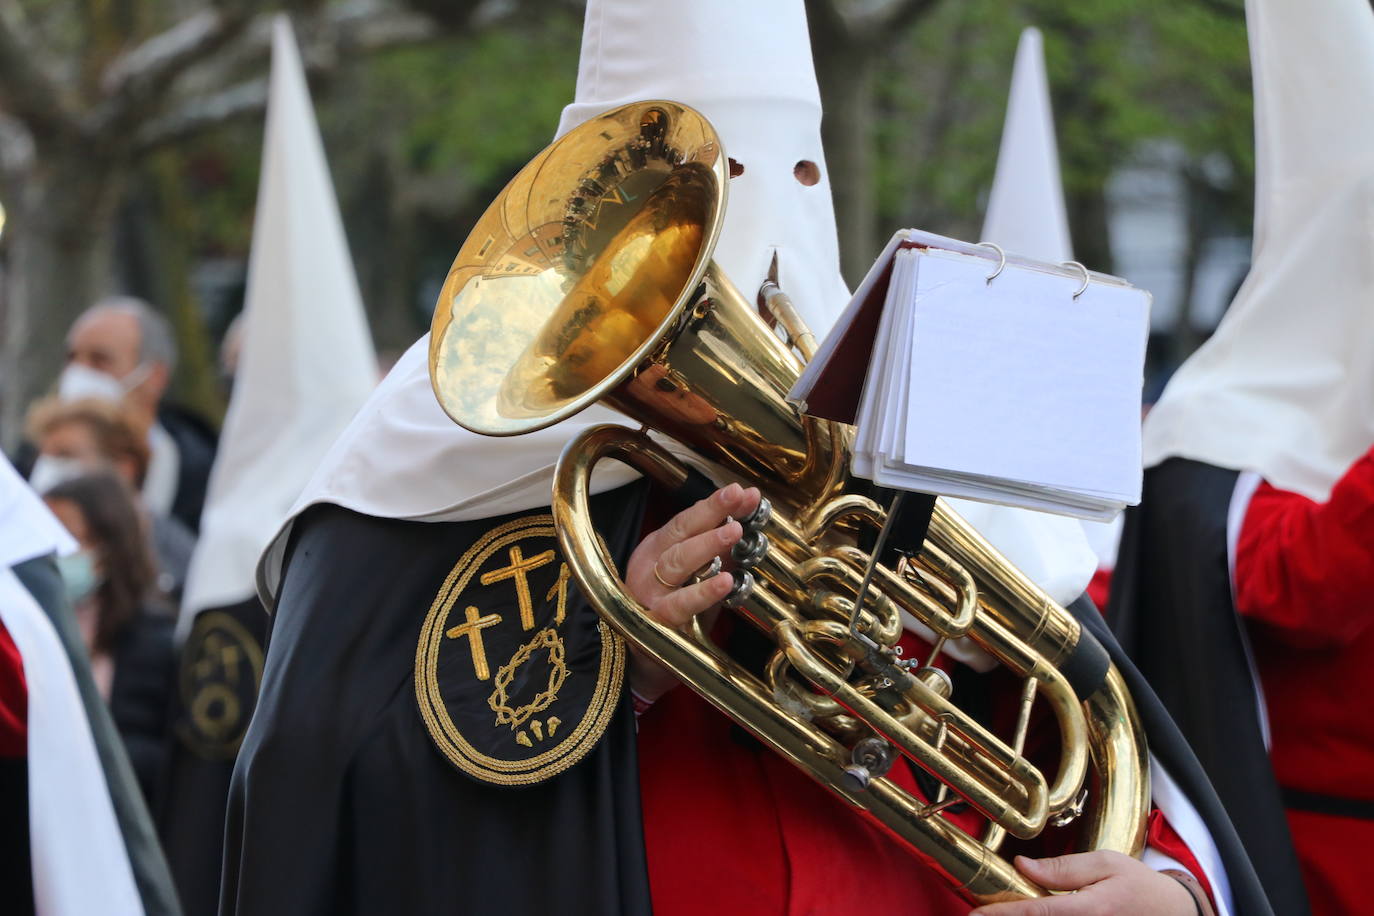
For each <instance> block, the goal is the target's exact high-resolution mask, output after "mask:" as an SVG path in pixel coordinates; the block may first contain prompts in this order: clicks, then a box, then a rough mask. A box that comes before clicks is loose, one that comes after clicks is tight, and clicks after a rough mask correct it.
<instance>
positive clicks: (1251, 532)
mask: <svg viewBox="0 0 1374 916" xmlns="http://www.w3.org/2000/svg"><path fill="white" fill-rule="evenodd" d="M1235 589H1236V606H1237V609H1238V610H1239V612H1240V613H1241V614H1242V615H1243V616H1244V617H1245V618H1246V620H1247V623H1248V629H1249V632H1250V635H1251V639H1252V641H1253V646H1254V651H1255V661H1256V664H1257V666H1258V668H1259V675H1260V681H1261V683H1262V684H1263V686H1264V693H1265V702H1266V705H1267V707H1268V712H1269V723H1270V731H1271V734H1272V739H1273V740H1272V746H1271V754H1270V756H1271V759H1272V761H1273V765H1274V772H1275V775H1276V777H1277V778H1278V782H1279V785H1281V786H1282V787H1283V788H1284V789H1286V790H1290V791H1291V790H1297V791H1298V792H1305V793H1314V794H1317V795H1322V796H1330V797H1333V798H1335V799H1350V800H1355V801H1357V802H1363V803H1365V804H1366V805H1374V780H1371V776H1372V775H1374V707H1372V706H1371V705H1370V703H1369V700H1370V697H1371V696H1374V625H1372V624H1374V451H1371V452H1370V453H1369V454H1366V455H1364V456H1363V457H1362V458H1360V460H1358V461H1357V462H1355V464H1354V465H1353V466H1352V467H1351V468H1350V470H1349V471H1347V472H1346V474H1345V476H1344V477H1343V478H1342V479H1341V480H1340V481H1338V482H1337V483H1336V485H1335V487H1334V488H1333V489H1332V491H1331V496H1330V498H1329V499H1328V500H1327V501H1326V502H1325V503H1316V502H1313V501H1312V500H1310V499H1307V498H1306V497H1304V496H1301V495H1299V494H1296V493H1290V492H1287V491H1284V490H1279V489H1276V488H1275V487H1272V486H1270V485H1269V484H1267V483H1263V484H1261V485H1260V487H1259V489H1258V490H1257V491H1256V492H1255V495H1254V496H1253V497H1252V498H1251V500H1250V504H1249V507H1248V508H1247V510H1246V514H1245V520H1244V523H1243V524H1242V526H1241V531H1240V536H1239V539H1238V541H1237V546H1236V557H1235ZM1288 823H1289V827H1290V829H1291V830H1292V834H1293V842H1294V845H1295V846H1296V847H1297V852H1298V858H1299V860H1300V863H1301V866H1302V869H1303V877H1304V880H1305V881H1306V884H1307V889H1308V893H1309V895H1310V897H1311V900H1312V911H1313V913H1314V914H1316V916H1322V914H1331V916H1336V914H1341V916H1347V914H1357V913H1374V896H1371V894H1370V892H1369V888H1368V884H1367V879H1366V876H1365V875H1364V869H1365V868H1367V867H1368V862H1369V855H1370V852H1371V851H1374V820H1370V819H1366V818H1359V817H1346V816H1341V815H1336V814H1318V813H1314V812H1309V811H1303V810H1294V809H1293V808H1292V807H1290V809H1289V811H1288Z"/></svg>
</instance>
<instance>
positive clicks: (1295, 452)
mask: <svg viewBox="0 0 1374 916" xmlns="http://www.w3.org/2000/svg"><path fill="white" fill-rule="evenodd" d="M1246 15H1247V18H1248V23H1249V29H1250V55H1251V61H1252V64H1253V67H1254V85H1255V158H1256V182H1255V238H1254V256H1253V263H1252V266H1251V268H1250V275H1249V276H1248V277H1247V278H1246V280H1245V283H1244V285H1243V286H1242V287H1241V289H1240V292H1239V293H1237V294H1236V299H1235V301H1234V302H1233V303H1232V304H1231V307H1230V309H1229V310H1228V311H1227V313H1226V315H1225V317H1224V318H1223V319H1222V322H1221V325H1220V326H1219V327H1218V328H1217V331H1216V334H1214V335H1213V336H1212V338H1211V339H1210V340H1209V341H1208V342H1207V343H1206V344H1204V345H1203V346H1202V347H1201V349H1199V350H1198V351H1197V352H1196V353H1195V354H1193V356H1192V357H1191V358H1190V359H1189V360H1188V361H1187V362H1186V363H1184V365H1183V366H1182V368H1180V369H1179V370H1178V372H1177V373H1175V375H1174V377H1173V379H1172V380H1171V381H1170V382H1169V385H1168V387H1167V388H1166V389H1165V391H1164V394H1163V396H1162V397H1161V398H1160V400H1159V403H1158V404H1156V405H1155V407H1154V409H1153V410H1151V412H1150V415H1149V417H1148V418H1147V419H1146V422H1145V438H1144V457H1145V464H1146V466H1147V467H1150V466H1153V465H1157V464H1159V463H1160V462H1162V461H1164V460H1166V459H1168V458H1171V457H1184V458H1192V459H1195V460H1198V461H1204V462H1207V463H1209V464H1213V465H1217V466H1219V467H1226V468H1234V469H1238V470H1250V471H1255V472H1257V473H1259V474H1260V475H1261V476H1263V477H1264V478H1265V479H1266V480H1268V481H1270V482H1271V483H1273V484H1274V485H1275V486H1278V487H1281V488H1283V489H1288V490H1295V491H1297V492H1299V493H1302V494H1304V495H1306V496H1308V497H1310V498H1313V499H1317V500H1324V499H1325V498H1326V497H1327V496H1328V495H1329V494H1330V491H1331V486H1332V484H1334V483H1335V481H1336V480H1337V479H1338V478H1339V477H1340V476H1341V475H1342V474H1343V473H1344V472H1345V470H1346V469H1347V468H1348V467H1349V466H1350V464H1351V463H1352V462H1353V461H1354V460H1355V459H1356V458H1357V457H1358V456H1359V455H1360V454H1362V453H1363V452H1364V451H1365V450H1367V449H1368V448H1369V447H1370V444H1371V443H1374V157H1371V154H1370V150H1372V149H1374V11H1371V9H1370V6H1369V3H1368V2H1366V0H1325V2H1322V3H1304V4H1295V3H1291V2H1289V0H1249V2H1247V4H1246Z"/></svg>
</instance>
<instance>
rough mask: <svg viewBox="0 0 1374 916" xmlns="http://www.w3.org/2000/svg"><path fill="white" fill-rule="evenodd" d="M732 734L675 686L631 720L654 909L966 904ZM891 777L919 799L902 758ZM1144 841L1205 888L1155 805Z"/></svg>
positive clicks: (832, 910) (677, 913) (854, 913)
mask: <svg viewBox="0 0 1374 916" xmlns="http://www.w3.org/2000/svg"><path fill="white" fill-rule="evenodd" d="M906 642H911V640H910V635H909V634H908V639H907V640H904V643H906ZM908 649H909V651H908V654H911V652H910V649H911V647H910V646H909V647H908ZM737 732H738V730H735V729H733V728H732V725H731V723H730V720H728V719H727V718H726V717H725V716H724V715H722V714H721V713H719V712H717V711H716V710H715V709H714V708H713V707H711V706H710V705H709V704H708V703H707V702H706V701H705V700H703V699H701V698H700V697H698V696H697V695H696V694H695V693H693V692H692V691H690V690H688V689H686V688H682V687H679V688H677V689H675V690H672V691H670V692H669V693H667V694H666V695H665V696H664V697H662V698H661V699H660V700H659V701H658V702H657V703H655V704H654V705H653V706H652V707H650V708H649V709H648V711H646V712H645V713H644V714H643V716H642V717H641V718H640V720H639V760H640V766H639V768H640V777H639V778H640V796H641V799H642V802H643V811H644V843H645V851H646V855H647V858H648V864H649V884H650V892H651V895H652V898H653V905H654V912H655V913H656V914H657V916H699V914H703V913H711V914H713V916H732V914H741V916H744V914H748V916H773V914H778V916H782V914H787V916H803V914H825V916H871V914H873V913H889V912H901V913H903V914H910V916H954V914H959V916H964V914H967V913H968V912H969V909H970V907H969V904H968V903H967V902H965V901H964V900H963V898H961V897H960V896H959V895H958V894H956V893H955V892H954V891H953V890H952V889H951V888H950V886H949V884H948V883H947V882H946V881H945V880H944V879H942V878H940V877H939V876H938V875H937V874H936V873H935V872H934V870H932V869H931V868H929V867H927V866H926V865H923V864H922V863H921V862H920V861H918V860H917V859H916V858H915V857H914V856H913V855H912V854H910V853H908V852H905V851H904V850H903V849H902V847H900V846H899V845H898V844H897V843H896V842H895V841H893V840H892V839H891V838H890V837H888V836H887V835H886V834H884V833H882V832H881V831H880V830H878V828H876V827H872V826H870V825H869V824H868V823H867V822H866V821H865V820H863V819H862V818H861V817H859V816H858V815H857V814H856V813H855V812H854V811H852V810H851V809H849V808H848V806H846V805H845V804H844V803H843V802H841V801H840V800H838V799H837V798H835V797H834V796H833V795H831V794H830V793H829V792H828V791H826V790H825V789H823V788H821V787H820V786H818V785H817V784H816V783H814V782H813V781H812V780H811V779H810V778H809V777H807V776H806V775H804V774H803V773H802V772H801V771H800V770H798V769H797V768H795V767H793V766H792V765H791V764H789V763H787V762H785V761H784V760H783V759H782V758H781V757H778V756H777V755H776V754H772V753H770V752H766V751H763V752H759V751H755V750H752V749H750V748H749V747H747V746H746V745H745V744H743V743H741V740H740V738H739V737H738V734H737ZM889 777H890V778H892V779H893V780H894V781H896V782H897V783H898V784H899V785H901V786H902V787H903V788H905V789H907V790H908V791H910V792H913V793H914V794H916V795H918V797H919V795H920V790H919V789H918V788H917V786H916V785H915V780H914V779H913V778H912V777H911V774H910V771H909V770H908V769H907V768H906V767H905V766H904V765H903V764H901V763H900V762H899V763H898V765H897V766H895V767H894V768H893V769H892V771H891V772H890V773H889ZM952 819H953V820H955V821H956V822H958V823H960V825H961V826H963V827H964V828H965V829H976V828H977V826H978V825H979V824H980V823H981V821H980V820H979V819H978V817H977V816H976V815H973V814H967V815H964V816H962V817H960V816H956V817H954V818H952ZM1149 842H1150V845H1151V846H1153V847H1154V848H1156V849H1158V850H1160V851H1161V852H1164V853H1165V854H1167V855H1171V856H1173V857H1174V858H1175V859H1177V860H1178V861H1179V862H1180V863H1182V864H1183V866H1184V867H1185V868H1187V869H1188V870H1189V871H1191V872H1192V873H1193V874H1194V875H1195V876H1197V877H1198V879H1199V880H1200V881H1201V882H1202V884H1203V886H1204V888H1206V889H1207V890H1208V892H1209V893H1210V887H1208V885H1207V879H1206V877H1205V876H1204V874H1203V872H1202V869H1201V868H1200V867H1199V866H1198V864H1197V861H1196V859H1194V857H1193V856H1192V854H1191V852H1189V850H1188V848H1187V847H1186V846H1185V845H1184V844H1183V843H1182V841H1181V840H1180V839H1179V838H1178V836H1177V834H1176V833H1174V831H1173V830H1172V828H1170V827H1169V825H1168V823H1167V822H1166V821H1164V819H1163V818H1162V817H1161V816H1160V815H1159V812H1158V811H1155V812H1153V813H1152V815H1151V819H1150V827H1149Z"/></svg>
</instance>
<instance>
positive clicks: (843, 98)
mask: <svg viewBox="0 0 1374 916" xmlns="http://www.w3.org/2000/svg"><path fill="white" fill-rule="evenodd" d="M938 2H939V0H890V2H887V3H884V4H879V5H878V6H877V7H876V8H874V5H873V4H869V5H868V6H867V8H866V9H865V10H864V11H862V12H856V11H855V7H856V6H857V4H855V3H852V2H846V0H807V2H806V14H807V19H808V22H809V25H810V28H811V56H812V58H813V59H814V61H815V64H816V80H817V82H818V83H820V90H821V106H822V107H823V109H824V111H825V119H824V120H823V121H822V123H821V139H822V142H823V143H824V144H825V160H826V165H827V167H828V168H829V169H830V189H831V193H833V194H834V197H835V222H836V225H837V227H838V229H839V238H840V268H841V272H842V273H843V274H844V277H845V279H846V280H847V281H848V282H849V283H850V284H851V285H854V284H857V283H858V282H859V280H860V279H862V278H863V275H864V273H865V272H866V271H867V270H868V267H869V265H870V264H872V263H873V258H874V256H875V255H876V254H877V253H878V234H879V227H878V225H877V220H876V213H877V207H876V205H875V198H874V181H873V176H874V171H875V167H874V143H873V128H874V123H873V117H874V115H873V112H874V99H873V80H874V74H875V72H876V70H877V62H878V60H879V58H880V57H881V55H882V54H883V52H885V51H886V50H887V49H889V48H890V47H891V46H892V44H893V43H894V42H895V41H897V40H898V39H899V38H901V37H902V35H903V34H904V33H905V31H906V29H908V28H910V27H911V26H912V25H913V24H914V23H915V22H917V21H918V20H919V19H920V18H921V17H923V16H925V15H926V14H927V13H929V12H930V11H931V10H932V9H934V8H935V6H936V4H937V3H938Z"/></svg>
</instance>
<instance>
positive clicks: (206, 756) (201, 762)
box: [158, 596, 268, 916]
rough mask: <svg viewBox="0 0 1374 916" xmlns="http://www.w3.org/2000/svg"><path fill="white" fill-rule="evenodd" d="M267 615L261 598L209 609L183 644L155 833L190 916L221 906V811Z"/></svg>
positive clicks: (257, 678)
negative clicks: (156, 831) (162, 795)
mask: <svg viewBox="0 0 1374 916" xmlns="http://www.w3.org/2000/svg"><path fill="white" fill-rule="evenodd" d="M267 620H268V618H267V613H266V612H265V611H264V610H263V607H262V603H261V602H259V601H258V599H257V597H256V596H254V597H252V598H250V599H248V600H247V601H242V602H239V603H238V604H233V605H228V606H224V607H214V608H206V609H204V610H202V611H200V612H199V613H197V614H196V619H195V623H194V624H193V625H192V627H191V631H190V634H189V635H188V636H187V637H186V642H185V644H184V645H183V646H182V647H181V654H180V658H179V659H178V663H177V668H178V670H177V678H176V681H177V684H176V692H175V695H174V697H173V701H172V702H173V714H172V723H171V747H170V748H169V750H168V766H167V774H166V779H165V785H164V793H165V797H164V799H163V804H162V806H161V809H160V811H159V817H158V832H159V833H160V834H161V836H162V842H163V846H164V847H165V848H166V850H167V864H168V865H170V866H171V869H172V877H173V878H174V879H175V880H176V886H177V892H178V893H179V894H180V895H181V905H182V907H183V908H184V909H185V911H186V913H187V914H188V916H214V913H216V912H217V911H218V910H219V886H220V870H221V868H222V867H223V864H224V810H225V806H226V805H227V804H228V801H229V783H230V779H231V777H232V776H233V773H234V760H235V759H236V758H237V757H238V751H239V745H240V744H242V743H243V736H244V733H245V732H246V731H247V730H248V722H249V720H250V719H251V718H252V716H253V707H254V705H255V704H256V702H257V696H258V686H259V684H260V683H261V682H262V666H263V648H262V647H263V642H264V641H265V639H266V636H267Z"/></svg>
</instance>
